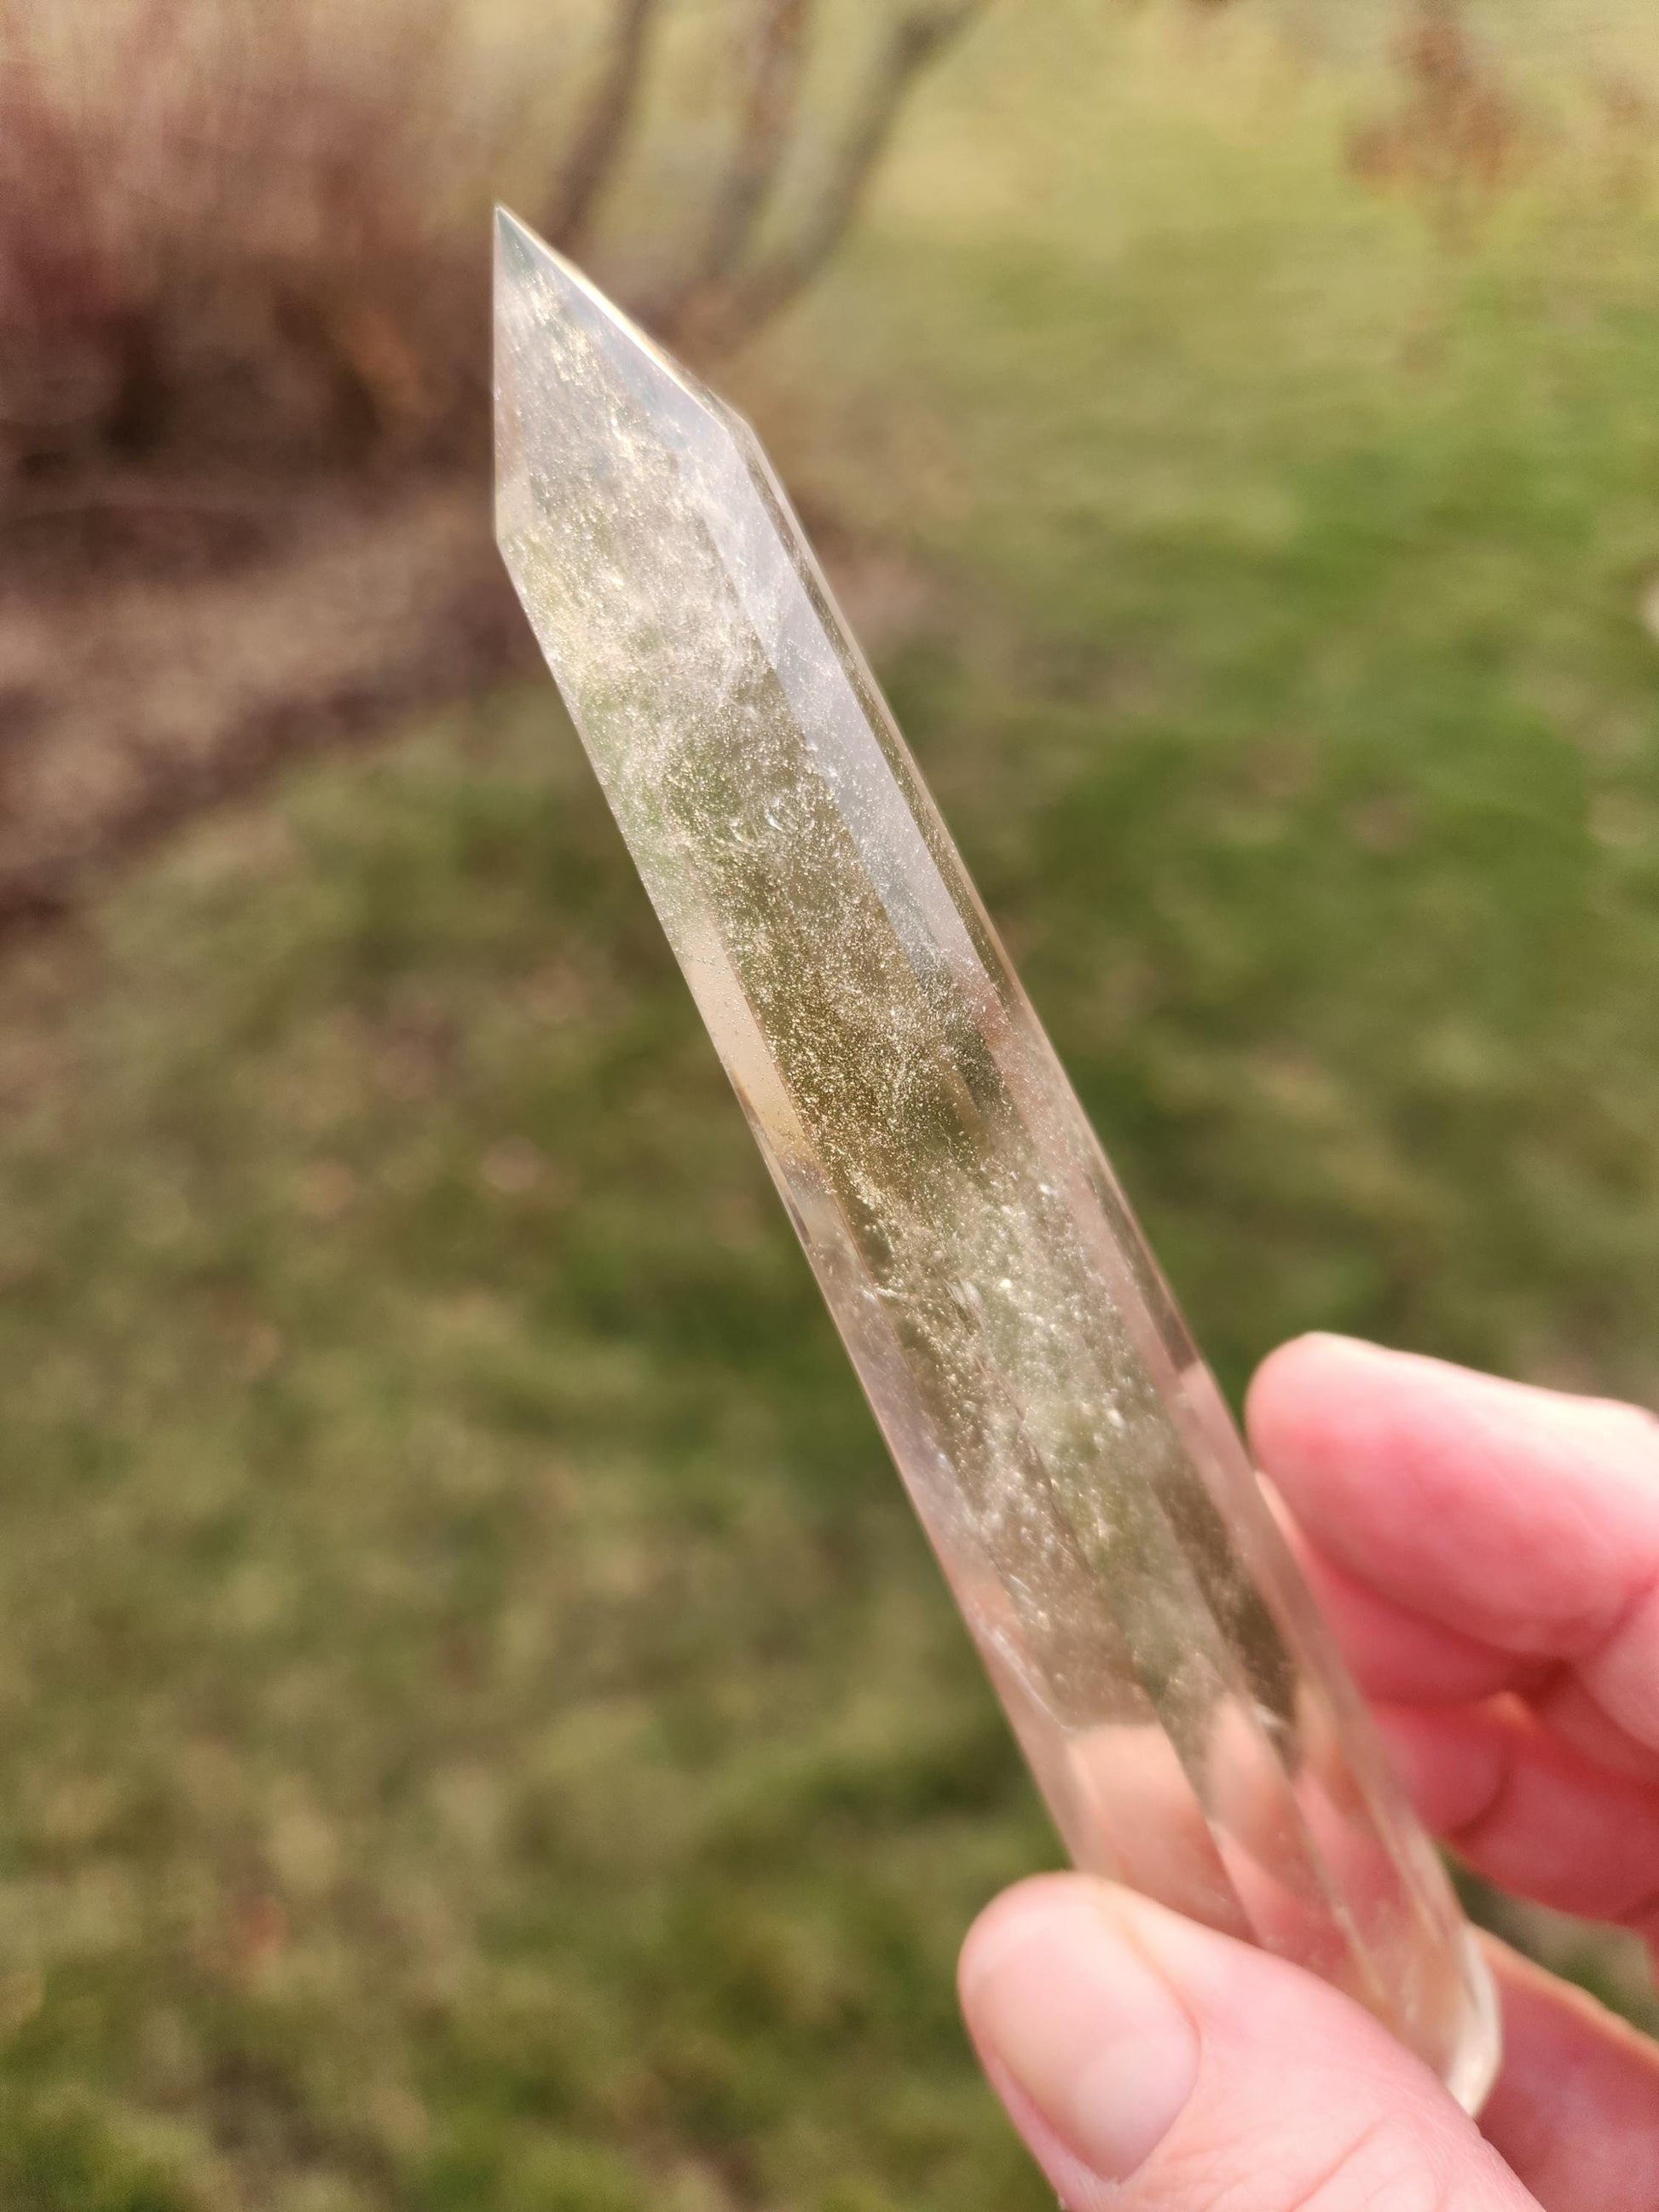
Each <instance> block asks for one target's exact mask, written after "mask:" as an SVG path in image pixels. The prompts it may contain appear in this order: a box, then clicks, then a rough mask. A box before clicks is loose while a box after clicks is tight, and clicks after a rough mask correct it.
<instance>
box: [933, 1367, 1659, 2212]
mask: <svg viewBox="0 0 1659 2212" xmlns="http://www.w3.org/2000/svg"><path fill="white" fill-rule="evenodd" d="M1247 1418H1248V1425H1249V1436H1250V1443H1251V1446H1252V1449H1253V1451H1254V1454H1255V1462H1256V1464H1257V1465H1258V1467H1260V1468H1261V1470H1262V1471H1263V1473H1264V1474H1267V1476H1269V1477H1270V1478H1271V1480H1272V1481H1273V1485H1274V1486H1275V1487H1276V1489H1277V1490H1278V1492H1279V1496H1280V1498H1282V1500H1283V1501H1284V1504H1285V1508H1286V1510H1287V1512H1288V1514H1289V1516H1290V1518H1291V1523H1292V1533H1293V1537H1294V1540H1295V1541H1296V1543H1297V1549H1298V1550H1299V1551H1300V1553H1301V1554H1302V1557H1303V1560H1304V1565H1305V1566H1306V1568H1307V1571H1308V1573H1309V1576H1310V1579H1311V1581H1312V1582H1313V1583H1314V1586H1315V1589H1316V1592H1317V1594H1318V1595H1319V1598H1320V1601H1321V1603H1322V1607H1324V1610H1325V1612H1326V1613H1327V1614H1328V1617H1329V1619H1330V1620H1331V1622H1332V1625H1333V1626H1334V1628H1335V1630H1336V1632H1337V1634H1338V1636H1339V1638H1340V1640H1341V1642H1342V1644H1343V1645H1344V1647H1345V1649H1346V1652H1347V1655H1348V1658H1349V1660H1350V1662H1351V1663H1352V1666H1353V1668H1354V1670H1355V1672H1356V1674H1358V1677H1359V1680H1360V1684H1361V1686H1362V1687H1363V1688H1364V1691H1365V1692H1366V1693H1367V1694H1368V1696H1369V1697H1370V1700H1371V1702H1372V1705H1373V1707H1374V1710H1375V1711H1376V1714H1377V1717H1378V1719H1379V1720H1380V1722H1381V1723H1382V1724H1383V1729H1384V1732H1385V1734H1386V1735H1387V1736H1388V1739H1389V1743H1390V1745H1391V1747H1392V1748H1393V1751H1394V1753H1395V1759H1396V1763H1397V1764H1398V1765H1399V1766H1400V1768H1401V1772H1402V1773H1403V1775H1404V1776H1405V1778H1406V1780H1407V1784H1408V1786H1409V1788H1410V1789H1411V1790H1412V1793H1413V1796H1414V1797H1415V1799H1416V1801H1417V1804H1418V1807H1419V1810H1420V1811H1421V1813H1422V1814H1423V1815H1424V1817H1425V1820H1427V1821H1428V1823H1429V1824H1430V1826H1431V1827H1432V1828H1433V1829H1434V1830H1435V1831H1436V1832H1437V1834H1439V1835H1440V1836H1442V1837H1443V1838H1445V1839H1446V1840H1447V1841H1448V1842H1449V1844H1451V1845H1452V1847H1453V1848H1454V1850H1455V1851H1456V1852H1457V1853H1458V1855H1459V1856H1460V1857H1462V1859H1463V1860H1464V1861H1465V1862H1466V1863H1468V1865H1470V1866H1472V1867H1474V1868H1475V1869H1478V1870H1479V1871H1480V1873H1482V1874H1483V1875H1486V1876H1488V1877H1489V1878H1490V1879H1491V1880H1492V1881H1496V1882H1498V1883H1501V1884H1503V1885H1504V1887H1507V1888H1509V1889H1511V1890H1513V1891H1515V1892H1516V1893H1519V1894H1522V1895H1524V1896H1527V1897H1530V1898H1534V1899H1537V1900H1539V1901H1540V1902H1541V1903H1543V1904H1546V1905H1554V1906H1556V1907H1558V1908H1559V1909H1560V1910H1562V1911H1568V1912H1574V1913H1580V1914H1584V1915H1587V1916H1589V1917H1594V1918H1596V1919H1600V1920H1605V1921H1609V1922H1613V1923H1618V1924H1620V1925H1621V1926H1623V1927H1626V1928H1628V1929H1632V1930H1634V1931H1635V1932H1636V1934H1637V1935H1638V1936H1641V1937H1642V1938H1643V1939H1644V1942H1646V1943H1647V1945H1648V1947H1649V1950H1650V1955H1653V1956H1655V1957H1656V1958H1659V1422H1656V1421H1655V1419H1653V1418H1652V1417H1651V1416H1650V1414H1647V1413H1641V1412H1638V1411H1637V1410H1636V1409H1635V1408H1633V1407H1628V1406H1620V1405H1615V1404H1612V1403H1610V1402H1607V1401H1601V1400H1591V1399H1583V1398H1572V1397H1567V1396H1563V1395H1559V1394H1557V1393H1555V1392H1552V1391H1545V1390H1536V1389H1526V1388H1524V1387H1522V1385H1520V1384H1517V1383H1500V1382H1496V1381H1494V1380H1492V1378H1490V1377H1488V1376H1479V1375H1472V1374H1468V1373H1467V1372H1465V1371H1464V1370H1461V1369H1458V1368H1454V1367H1449V1366H1446V1365H1444V1364H1441V1363H1440V1362H1438V1361H1435V1360H1428V1359H1420V1358H1413V1357H1410V1356H1408V1355H1406V1354H1403V1353H1398V1352H1383V1351H1380V1350H1378V1349H1376V1347H1375V1346H1368V1345H1361V1344H1356V1343H1352V1342H1350V1341H1348V1340H1345V1339H1341V1338H1335V1337H1307V1338H1303V1339H1301V1340H1298V1341H1297V1342H1296V1343H1294V1344H1290V1345H1286V1346H1284V1347H1283V1349H1282V1350H1280V1351H1279V1352H1276V1353H1274V1354H1273V1358H1270V1359H1269V1360H1268V1361H1267V1364H1265V1365H1264V1366H1263V1368H1262V1369H1261V1372H1260V1373H1259V1374H1258V1376H1256V1379H1255V1384H1254V1386H1253V1387H1252V1389H1251V1392H1250V1396H1249V1407H1248V1414H1247ZM1489 1956H1490V1958H1491V1961H1492V1966H1493V1968H1494V1971H1495V1973H1496V1976H1497V1978H1498V1986H1499V1991H1500V1995H1501V1998H1502V2002H1503V2008H1504V2037H1505V2057H1504V2067H1503V2071H1502V2073H1501V2075H1500V2076H1499V2079H1498V2086H1497V2087H1496V2088H1495V2089H1494V2091H1493V2093H1492V2098H1491V2100H1490V2102H1489V2103H1488V2105H1487V2106H1486V2110H1485V2112H1483V2114H1482V2116H1481V2119H1480V2124H1479V2126H1478V2127H1477V2126H1476V2125H1475V2124H1474V2123H1472V2122H1471V2121H1469V2120H1468V2119H1467V2118H1465V2117H1464V2115H1463V2113H1462V2112H1461V2111H1460V2110H1459V2109H1458V2107H1457V2106H1455V2104H1454V2103H1453V2101H1452V2100H1451V2099H1450V2097H1449V2096H1448V2095H1447V2093H1446V2092H1445V2091H1444V2090H1443V2088H1442V2087H1441V2086H1440V2084H1439V2083H1438V2081H1437V2080H1436V2079H1435V2078H1434V2077H1433V2076H1432V2075H1431V2074H1430V2073H1429V2071H1428V2070H1427V2069H1426V2068H1425V2067H1424V2066H1423V2065H1421V2064H1420V2063H1419V2062H1418V2061H1417V2060H1416V2059H1414V2058H1413V2057H1411V2056H1410V2055H1409V2054H1408V2053H1407V2051H1405V2050H1404V2049H1403V2048H1401V2046H1400V2045H1397V2044H1396V2043H1395V2042H1394V2041H1393V2039H1391V2038H1390V2037H1389V2036H1388V2035H1386V2034H1385V2033H1383V2031H1382V2029H1380V2028H1379V2027H1376V2025H1375V2024H1374V2023H1373V2022H1372V2021H1370V2019H1369V2018H1368V2017H1367V2016H1366V2015H1364V2013H1362V2012H1361V2011H1360V2010H1359V2009H1358V2008H1357V2007H1355V2006H1354V2005H1352V2004H1351V2003H1350V2002H1349V2001H1348V2000H1347V1999H1346V1998H1345V1997H1343V1996H1340V1995H1338V1994H1337V1993H1336V1992H1335V1991H1334V1990H1330V1989H1328V1988H1327V1987H1326V1986H1325V1985H1323V1984H1321V1983H1318V1982H1316V1981H1315V1980H1313V1979H1312V1978H1310V1977H1309V1976H1307V1975H1305V1974H1304V1973H1302V1972H1299V1971H1298V1970H1297V1968H1295V1967H1293V1966H1287V1965H1285V1963H1283V1962H1282V1961H1280V1960H1275V1959H1272V1958H1269V1957H1267V1955H1266V1954H1263V1953H1261V1952H1259V1951H1255V1950H1252V1949H1250V1948H1248V1947H1246V1946H1244V1945H1243V1944H1240V1943H1237V1942H1232V1941H1230V1940H1229V1939H1228V1938H1227V1937H1225V1936H1217V1935H1214V1934H1212V1933H1211V1932H1210V1931H1209V1930H1207V1929H1200V1928H1197V1927H1195V1926H1194V1925H1193V1924H1192V1923H1188V1922H1186V1921H1182V1920H1180V1919H1178V1918H1176V1917H1175V1916H1174V1915H1173V1914H1171V1913H1169V1912H1167V1911H1164V1910H1162V1909H1161V1908H1160V1907H1158V1906H1157V1905H1149V1904H1147V1903H1146V1901H1145V1900H1144V1899H1139V1898H1137V1897H1135V1896H1133V1895H1132V1894H1131V1893H1129V1892H1127V1891H1126V1890H1121V1889H1116V1888H1114V1887H1112V1886H1111V1885H1109V1884H1108V1883H1104V1882H1100V1881H1091V1880H1089V1879H1087V1878H1085V1877H1084V1876H1082V1875H1048V1876H1044V1877H1042V1878H1040V1879H1038V1880H1036V1881H1030V1882H1025V1883H1023V1884H1021V1885H1020V1887H1018V1888H1017V1889H1014V1890H1012V1891H1010V1892H1009V1893H1008V1894H1007V1895H1006V1896H1004V1897H1002V1898H1000V1899H998V1900H997V1901H996V1903H995V1904H994V1905H992V1906H991V1907H990V1908H989V1910H988V1911H987V1912H986V1913H984V1914H983V1916H982V1917H981V1919H980V1920H979V1922H978V1923H977V1924H976V1925H975V1928H974V1929H973V1931H972V1933H971V1934H970V1935H969V1938H968V1942H967V1944H966V1946H965V1947H964V1949H963V1962H962V1991H963V2008H964V2010H965V2012H966V2015H967V2018H968V2024H969V2030H970V2032H971V2033H972V2035H973V2038H974V2040H975V2045H977V2047H978V2049H979V2051H980V2054H981V2058H982V2059H983V2060H984V2063H985V2065H986V2069H987V2072H988V2074H989V2075H990V2077H991V2080H992V2081H993V2083H994V2086H995V2087H996V2089H997V2091H998V2093H999V2094H1000V2096H1001V2098H1002V2100H1003V2101H1004V2103H1005V2104H1006V2106H1007V2108H1008V2111H1009V2113H1010V2116H1011V2117H1012V2119H1013V2122H1014V2124H1015V2125H1016V2127H1017V2128H1018V2130H1019V2131H1020V2133H1021V2135H1022V2136H1024V2139H1025V2141H1026V2142H1027V2143H1028V2145H1029V2146H1030V2149H1031V2151H1032V2153H1033V2154H1034V2155H1035V2156H1036V2160H1037V2162H1038V2163H1039V2165H1040V2166H1042V2169H1043V2171H1044V2172H1045V2173H1046V2174H1047V2176H1048V2179H1049V2180H1050V2181H1051V2182H1052V2183H1053V2185H1054V2188H1055V2189H1056V2191H1058V2192H1059V2194H1060V2197H1061V2198H1062V2200H1063V2202H1064V2203H1065V2204H1066V2207H1067V2208H1068V2212H1108V2208H1110V2212H1538V2208H1539V2207H1540V2206H1542V2207H1544V2208H1546V2212H1650V2208H1659V2045H1656V2044H1654V2043H1651V2042H1649V2041H1648V2040H1647V2039H1645V2038H1644V2037H1642V2036H1639V2035H1638V2034H1637V2033H1635V2032H1634V2031H1633V2030H1632V2029H1631V2028H1629V2027H1626V2025H1625V2024H1624V2023H1623V2022H1621V2021H1618V2020H1615V2019H1614V2018H1613V2016H1612V2015H1610V2014H1608V2013H1607V2012H1605V2011H1603V2010H1602V2009H1601V2007H1600V2006H1598V2005H1596V2004H1595V2003H1594V2002H1592V2001H1591V2000H1590V1999H1589V1998H1588V1997H1586V1996H1583V1995H1582V1993H1580V1992H1579V1991H1577V1990H1573V1989H1571V1988H1569V1987H1568V1986H1567V1985H1566V1984H1563V1983H1561V1982H1558V1981H1556V1980H1554V1979H1553V1978H1552V1977H1550V1976H1549V1975H1547V1974H1545V1973H1543V1972H1541V1971H1540V1970H1539V1969H1538V1968H1536V1967H1534V1966H1530V1965H1528V1963H1526V1962H1525V1961H1524V1960H1521V1959H1519V1958H1517V1957H1516V1955H1515V1954H1513V1953H1511V1952H1509V1951H1506V1950H1504V1948H1503V1947H1502V1946H1501V1945H1498V1944H1492V1945H1490V1946H1489Z"/></svg>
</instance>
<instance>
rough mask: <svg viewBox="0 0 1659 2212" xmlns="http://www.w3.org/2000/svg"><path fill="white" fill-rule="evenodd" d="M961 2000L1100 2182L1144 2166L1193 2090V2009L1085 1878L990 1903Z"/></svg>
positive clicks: (974, 1941) (1000, 2061)
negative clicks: (996, 1905) (990, 1910)
mask: <svg viewBox="0 0 1659 2212" xmlns="http://www.w3.org/2000/svg"><path fill="white" fill-rule="evenodd" d="M962 1997H963V2009H964V2010H965V2012H966V2013H967V2015H968V2021H969V2027H971V2028H972V2030H973V2033H974V2037H975V2041H976V2042H977V2043H978V2044H979V2045H980V2047H981V2051H983V2052H984V2053H985V2055H986V2056H987V2058H989V2059H991V2060H992V2061H994V2063H996V2064H997V2065H999V2066H1000V2068H1001V2069H1002V2070H1003V2071H1004V2072H1005V2073H1006V2075H1008V2077H1009V2078H1010V2080H1012V2082H1013V2083H1014V2085H1015V2087H1017V2088H1018V2089H1019V2090H1020V2091H1021V2092H1022V2093H1023V2094H1024V2096H1025V2097H1026V2098H1028V2099H1029V2100H1030V2103H1031V2104H1032V2105H1033V2106H1036V2111H1037V2112H1038V2113H1039V2114H1040V2115H1041V2117H1042V2119H1043V2120H1044V2121H1045V2122H1046V2124H1048V2127H1049V2128H1051V2129H1052V2130H1053V2131H1054V2134H1055V2135H1056V2136H1059V2138H1060V2141H1061V2142H1062V2143H1063V2144H1064V2145H1065V2146H1066V2148H1067V2149H1068V2150H1069V2151H1070V2152H1071V2153H1072V2154H1073V2157H1074V2158H1077V2159H1079V2160H1081V2161H1082V2163H1083V2164H1084V2165H1085V2166H1088V2167H1089V2168H1090V2169H1091V2172H1095V2173H1097V2174H1098V2175H1099V2176H1100V2177H1101V2179H1103V2180H1106V2181H1121V2180H1123V2179H1126V2177H1127V2176H1128V2175H1129V2174H1131V2173H1133V2172H1134V2171H1135V2169H1136V2168H1137V2167H1138V2166H1141V2165H1142V2164H1144V2163H1145V2161H1146V2159H1147V2158H1148V2157H1150V2155H1151V2154H1152V2152H1153V2150H1155V2149H1156V2148H1157V2147H1158V2144H1159V2143H1160V2142H1162V2141H1163V2139H1164V2136H1165V2135H1167V2134H1168V2132H1169V2130H1170V2126H1171V2125H1172V2124H1173V2123H1174V2121H1175V2119H1176V2115H1177V2114H1178V2113H1179V2112H1180V2111H1181V2109H1182V2106H1183V2105H1185V2103H1186V2102H1187V2100H1188V2097H1189V2096H1190V2095H1191V2094H1192V2091H1193V2085H1194V2082H1195V2081H1196V2080H1197V2078H1198V2031H1197V2029H1196V2028H1195V2027H1194V2024H1193V2021H1192V2017H1191V2015H1189V2014H1188V2011H1187V2008H1186V2007H1185V2006H1184V2005H1183V2004H1182V2002H1181V2001H1180V1999H1179V1998H1178V1997H1177V1996H1176V1994H1175V1992H1174V1990H1172V1989H1171V1988H1170V1984H1168V1983H1167V1982H1166V1981H1165V1980H1164V1978H1163V1976H1162V1975H1161V1974H1160V1973H1159V1972H1158V1970H1157V1969H1156V1967H1154V1966H1152V1962H1151V1960H1149V1959H1148V1958H1147V1957H1146V1954H1144V1953H1143V1952H1142V1951H1141V1950H1139V1948H1138V1947H1137V1946H1136V1944H1135V1943H1134V1942H1133V1938H1132V1937H1130V1936H1128V1935H1127V1932H1126V1931H1125V1930H1124V1929H1122V1928H1121V1927H1120V1926H1119V1925H1117V1924H1116V1923H1115V1920H1114V1918H1113V1913H1112V1907H1111V1905H1110V1904H1109V1902H1108V1901H1107V1899H1105V1898H1104V1897H1103V1896H1101V1895H1099V1894H1098V1893H1095V1892H1092V1891H1091V1890H1089V1889H1087V1888H1085V1887H1084V1886H1083V1885H1082V1884H1080V1883H1073V1882H1071V1881H1066V1882H1063V1883H1061V1882H1057V1883H1055V1884H1054V1887H1052V1888H1047V1887H1044V1888H1039V1889H1036V1890H1035V1891H1032V1892H1030V1893H1025V1894H1024V1895H1017V1896H1016V1897H1015V1898H1013V1899H1011V1900H1010V1901H1009V1903H1008V1904H1007V1905H1006V1906H1005V1907H1002V1908H1000V1910H999V1911H994V1912H993V1913H992V1915H991V1916H990V1918H989V1919H988V1920H987V1922H985V1923H982V1925H981V1929H979V1930H977V1931H976V1932H975V1935H974V1936H973V1937H972V1938H971V1939H970V1941H969V1946H968V1949H967V1952H966V1954H964V1957H963V1987H962Z"/></svg>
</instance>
